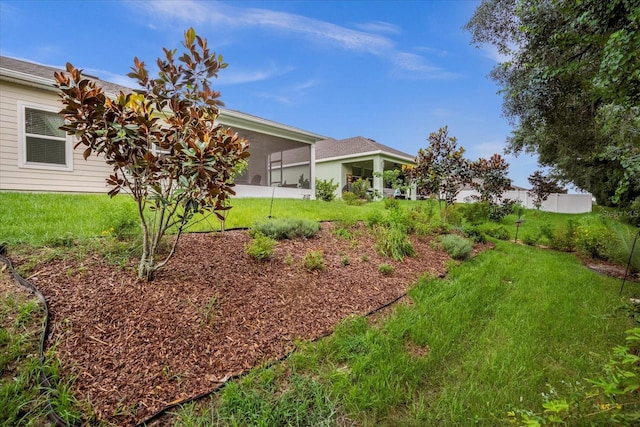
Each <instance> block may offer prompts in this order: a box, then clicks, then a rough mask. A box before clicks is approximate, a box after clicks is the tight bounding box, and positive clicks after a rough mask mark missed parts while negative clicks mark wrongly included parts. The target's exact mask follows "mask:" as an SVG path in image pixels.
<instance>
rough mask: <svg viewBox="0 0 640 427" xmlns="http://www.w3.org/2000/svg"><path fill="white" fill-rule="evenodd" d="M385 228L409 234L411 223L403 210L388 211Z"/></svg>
mask: <svg viewBox="0 0 640 427" xmlns="http://www.w3.org/2000/svg"><path fill="white" fill-rule="evenodd" d="M387 226H388V227H396V228H400V229H401V230H403V231H404V232H405V233H409V232H411V231H412V229H413V221H412V220H411V217H410V216H409V215H407V214H406V213H405V211H404V210H402V209H392V210H390V211H389V215H388V216H387Z"/></svg>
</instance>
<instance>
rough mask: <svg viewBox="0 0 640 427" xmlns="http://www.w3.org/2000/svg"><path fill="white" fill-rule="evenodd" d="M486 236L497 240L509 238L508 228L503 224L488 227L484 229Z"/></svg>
mask: <svg viewBox="0 0 640 427" xmlns="http://www.w3.org/2000/svg"><path fill="white" fill-rule="evenodd" d="M484 231H485V233H487V235H488V236H491V237H493V238H494V239H498V240H509V230H507V227H505V226H504V225H500V226H497V227H496V226H494V227H488V228H486V229H484Z"/></svg>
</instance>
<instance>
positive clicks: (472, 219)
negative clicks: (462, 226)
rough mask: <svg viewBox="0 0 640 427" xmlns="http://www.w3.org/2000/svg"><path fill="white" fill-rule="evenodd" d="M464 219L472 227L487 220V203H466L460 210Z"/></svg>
mask: <svg viewBox="0 0 640 427" xmlns="http://www.w3.org/2000/svg"><path fill="white" fill-rule="evenodd" d="M462 215H463V216H464V219H465V220H466V221H467V222H468V223H469V224H472V225H478V224H482V223H483V222H486V221H487V220H489V203H487V202H476V203H468V204H466V205H465V206H464V208H463V210H462Z"/></svg>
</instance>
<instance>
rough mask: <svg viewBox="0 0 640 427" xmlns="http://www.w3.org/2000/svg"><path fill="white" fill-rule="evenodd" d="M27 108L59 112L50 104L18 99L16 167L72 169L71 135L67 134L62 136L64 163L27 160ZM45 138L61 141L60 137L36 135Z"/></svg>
mask: <svg viewBox="0 0 640 427" xmlns="http://www.w3.org/2000/svg"><path fill="white" fill-rule="evenodd" d="M27 108H30V109H32V110H39V111H43V112H47V113H56V114H57V113H59V112H60V108H59V107H55V106H52V105H46V104H37V103H34V102H26V101H18V116H17V117H18V120H17V121H18V167H20V168H25V169H44V170H55V171H65V172H72V171H73V137H72V136H71V135H69V134H66V135H65V138H64V143H65V146H64V158H65V163H64V164H57V163H45V162H29V161H27V136H29V135H31V134H27V124H26V122H25V119H26V114H25V111H26V109H27ZM34 135H35V134H34ZM38 136H39V137H44V138H45V139H51V140H56V141H62V139H61V138H58V137H51V136H46V135H38Z"/></svg>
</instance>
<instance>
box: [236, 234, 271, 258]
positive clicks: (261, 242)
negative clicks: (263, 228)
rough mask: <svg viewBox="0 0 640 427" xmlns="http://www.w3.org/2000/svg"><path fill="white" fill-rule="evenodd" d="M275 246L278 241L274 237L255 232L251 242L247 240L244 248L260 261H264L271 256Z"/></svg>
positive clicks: (248, 253)
mask: <svg viewBox="0 0 640 427" xmlns="http://www.w3.org/2000/svg"><path fill="white" fill-rule="evenodd" d="M275 247H276V241H275V240H274V239H272V238H271V237H268V236H265V235H264V234H262V233H260V232H258V233H255V234H254V236H253V239H251V241H250V242H247V244H246V245H245V246H244V250H245V252H246V253H247V255H249V256H251V257H253V258H255V259H257V260H259V261H264V260H267V259H269V258H271V255H273V250H274V249H275Z"/></svg>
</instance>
